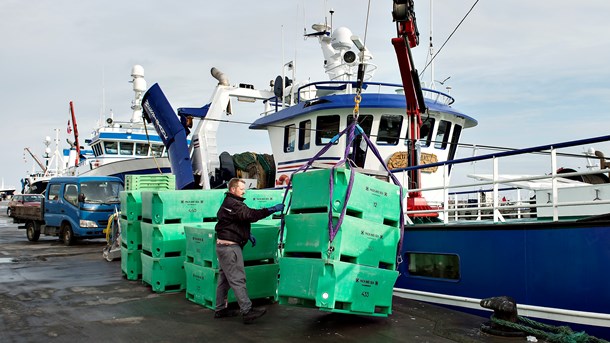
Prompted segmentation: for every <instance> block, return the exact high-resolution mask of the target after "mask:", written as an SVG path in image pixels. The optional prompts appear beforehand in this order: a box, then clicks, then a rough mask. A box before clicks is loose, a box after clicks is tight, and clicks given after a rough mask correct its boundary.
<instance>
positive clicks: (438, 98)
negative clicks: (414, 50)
mask: <svg viewBox="0 0 610 343" xmlns="http://www.w3.org/2000/svg"><path fill="white" fill-rule="evenodd" d="M357 86H358V83H357V82H356V81H317V82H310V83H307V84H304V85H302V86H299V87H298V88H297V91H296V92H295V93H294V96H295V97H296V102H295V103H294V104H298V103H300V102H302V101H315V100H317V99H319V98H320V97H323V96H327V95H333V94H356V87H357ZM422 90H423V94H424V98H426V99H427V100H428V101H431V102H433V103H438V104H443V105H447V106H449V105H451V104H453V103H454V102H455V99H454V98H453V97H452V96H451V95H449V94H447V93H444V92H441V91H438V90H436V89H428V88H423V89H422ZM361 94H404V88H403V86H402V85H400V84H396V83H387V82H364V83H363V84H362V93H361ZM287 96H288V97H291V96H292V95H287ZM263 103H264V104H265V109H264V111H263V112H262V113H261V115H262V116H265V115H269V114H273V113H276V112H278V111H279V110H281V109H283V108H284V107H286V106H291V105H293V103H291V101H288V102H287V103H284V102H282V98H281V97H278V96H273V97H270V98H268V99H265V100H263Z"/></svg>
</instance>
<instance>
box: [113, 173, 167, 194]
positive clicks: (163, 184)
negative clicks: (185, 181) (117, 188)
mask: <svg viewBox="0 0 610 343" xmlns="http://www.w3.org/2000/svg"><path fill="white" fill-rule="evenodd" d="M143 189H148V190H163V189H176V175H173V174H147V175H137V174H132V175H125V190H126V191H135V190H143Z"/></svg>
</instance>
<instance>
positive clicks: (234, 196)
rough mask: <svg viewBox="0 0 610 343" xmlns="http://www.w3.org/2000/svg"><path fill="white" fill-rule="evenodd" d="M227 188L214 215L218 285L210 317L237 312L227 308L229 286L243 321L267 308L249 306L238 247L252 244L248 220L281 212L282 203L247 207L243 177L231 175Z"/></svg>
mask: <svg viewBox="0 0 610 343" xmlns="http://www.w3.org/2000/svg"><path fill="white" fill-rule="evenodd" d="M228 186H229V191H228V192H227V193H226V195H225V200H224V201H223V202H222V205H220V209H219V210H218V213H217V214H216V215H217V217H218V223H217V224H216V255H217V256H218V264H219V265H220V274H219V276H218V285H217V287H216V311H215V313H214V318H224V317H232V316H235V315H237V314H238V313H237V311H229V309H227V294H228V292H229V288H232V289H233V292H234V293H235V298H237V303H238V304H239V308H240V310H241V313H242V318H243V322H244V323H245V324H247V323H250V322H252V321H253V320H255V319H256V318H259V317H261V316H262V315H264V314H265V312H266V311H267V310H266V309H265V308H254V307H252V301H250V298H249V297H248V291H247V289H246V273H245V269H244V257H243V254H242V250H243V248H244V246H245V245H246V243H248V240H250V241H251V242H252V246H254V245H255V244H256V239H255V238H254V236H252V235H251V233H250V223H253V222H256V221H258V220H260V219H263V218H265V217H267V216H269V215H271V214H273V213H275V212H278V211H283V210H284V204H277V205H275V206H273V207H269V208H262V209H259V210H255V209H251V208H249V207H248V206H247V205H246V204H244V200H245V199H244V198H243V196H244V194H246V184H245V182H244V180H241V179H237V178H233V179H231V181H229V185H228Z"/></svg>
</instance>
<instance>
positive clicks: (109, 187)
mask: <svg viewBox="0 0 610 343" xmlns="http://www.w3.org/2000/svg"><path fill="white" fill-rule="evenodd" d="M122 190H123V181H122V180H121V179H119V178H117V177H111V176H66V177H55V178H52V179H51V180H50V181H49V184H48V185H47V189H46V191H45V194H44V199H43V200H42V203H41V206H39V207H38V206H36V207H33V206H29V207H25V206H23V207H20V206H17V207H15V209H14V210H13V213H12V217H13V222H14V223H20V224H25V225H24V226H21V227H25V229H26V235H27V238H28V240H29V241H32V242H35V241H37V240H38V238H39V237H40V234H41V233H42V234H45V235H51V236H59V239H60V240H61V241H63V242H64V244H65V245H72V244H73V243H74V242H75V241H76V240H77V239H85V238H101V237H105V234H104V233H103V230H104V229H105V228H106V225H107V224H108V217H110V215H111V214H113V213H114V212H115V211H118V210H120V200H119V193H120V192H121V191H122Z"/></svg>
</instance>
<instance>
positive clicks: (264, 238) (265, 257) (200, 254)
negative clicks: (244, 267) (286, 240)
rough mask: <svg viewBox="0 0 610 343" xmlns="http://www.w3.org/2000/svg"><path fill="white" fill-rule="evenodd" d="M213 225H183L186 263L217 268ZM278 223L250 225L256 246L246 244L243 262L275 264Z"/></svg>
mask: <svg viewBox="0 0 610 343" xmlns="http://www.w3.org/2000/svg"><path fill="white" fill-rule="evenodd" d="M215 225H216V224H215V223H203V224H198V225H197V226H189V225H185V227H184V232H185V235H186V261H187V262H189V263H193V264H195V265H198V266H203V267H209V268H218V258H217V257H216V230H215ZM279 226H280V223H279V221H274V222H257V223H252V224H251V233H252V235H254V237H255V238H256V246H255V247H252V244H251V243H250V242H248V243H247V244H246V246H245V247H244V250H243V256H244V262H246V263H261V262H262V261H264V263H268V262H269V261H271V262H275V261H276V258H277V253H278V232H279Z"/></svg>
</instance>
